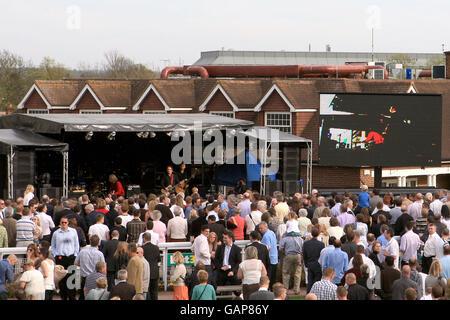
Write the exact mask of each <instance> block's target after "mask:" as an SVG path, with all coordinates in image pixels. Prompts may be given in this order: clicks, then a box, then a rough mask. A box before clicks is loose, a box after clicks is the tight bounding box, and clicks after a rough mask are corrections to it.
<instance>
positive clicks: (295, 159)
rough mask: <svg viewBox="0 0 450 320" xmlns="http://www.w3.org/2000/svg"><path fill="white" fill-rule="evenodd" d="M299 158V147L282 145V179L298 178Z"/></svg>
mask: <svg viewBox="0 0 450 320" xmlns="http://www.w3.org/2000/svg"><path fill="white" fill-rule="evenodd" d="M300 158H301V154H300V148H299V147H283V164H282V165H283V168H282V174H283V176H282V177H283V178H282V180H283V181H288V180H300V161H301V159H300Z"/></svg>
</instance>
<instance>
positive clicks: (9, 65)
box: [0, 50, 32, 110]
mask: <svg viewBox="0 0 450 320" xmlns="http://www.w3.org/2000/svg"><path fill="white" fill-rule="evenodd" d="M31 67H32V65H31V63H26V62H25V61H24V60H23V58H22V57H21V56H19V55H16V54H14V53H12V52H10V51H7V50H3V51H0V109H2V110H5V108H6V106H7V105H9V104H12V105H13V106H16V105H17V104H18V103H19V102H20V100H21V99H22V98H23V96H24V95H25V93H26V90H27V89H28V87H29V86H30V85H31V83H30V79H29V77H28V72H29V70H30V68H31Z"/></svg>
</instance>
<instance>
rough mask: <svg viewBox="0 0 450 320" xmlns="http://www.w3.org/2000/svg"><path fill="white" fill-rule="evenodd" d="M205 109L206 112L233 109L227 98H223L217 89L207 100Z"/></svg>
mask: <svg viewBox="0 0 450 320" xmlns="http://www.w3.org/2000/svg"><path fill="white" fill-rule="evenodd" d="M205 110H206V111H207V112H208V113H209V111H233V107H232V106H231V104H230V103H229V102H228V100H227V98H225V96H224V95H223V93H222V92H221V91H219V90H218V91H216V93H215V94H214V96H213V97H212V98H211V100H209V102H208V104H207V105H206V109H205Z"/></svg>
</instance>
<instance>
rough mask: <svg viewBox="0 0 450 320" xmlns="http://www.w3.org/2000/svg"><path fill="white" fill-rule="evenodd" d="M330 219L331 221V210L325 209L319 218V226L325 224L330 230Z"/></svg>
mask: <svg viewBox="0 0 450 320" xmlns="http://www.w3.org/2000/svg"><path fill="white" fill-rule="evenodd" d="M330 219H331V210H330V209H329V208H325V209H323V210H322V213H321V215H320V217H319V224H324V225H326V226H327V228H328V227H329V226H330Z"/></svg>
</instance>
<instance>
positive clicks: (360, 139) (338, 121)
mask: <svg viewBox="0 0 450 320" xmlns="http://www.w3.org/2000/svg"><path fill="white" fill-rule="evenodd" d="M319 121H320V127H319V158H320V164H322V165H332V166H381V167H383V166H384V167H386V166H439V165H440V163H441V162H440V161H441V127H442V98H441V96H439V95H417V94H411V95H401V94H398V95H396V94H351V93H344V94H321V95H320V118H319Z"/></svg>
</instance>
